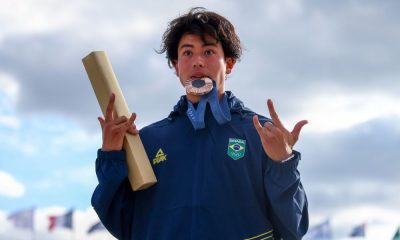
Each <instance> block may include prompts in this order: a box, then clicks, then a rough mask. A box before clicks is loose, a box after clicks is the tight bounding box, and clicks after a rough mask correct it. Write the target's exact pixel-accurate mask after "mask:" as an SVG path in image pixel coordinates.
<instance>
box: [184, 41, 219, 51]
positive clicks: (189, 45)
mask: <svg viewBox="0 0 400 240" xmlns="http://www.w3.org/2000/svg"><path fill="white" fill-rule="evenodd" d="M216 45H217V43H213V42H207V43H204V44H203V45H202V47H208V46H216ZM185 47H189V48H194V45H193V44H189V43H185V44H182V46H180V47H179V49H182V48H185Z"/></svg>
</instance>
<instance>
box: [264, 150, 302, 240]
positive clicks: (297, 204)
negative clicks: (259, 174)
mask: <svg viewBox="0 0 400 240" xmlns="http://www.w3.org/2000/svg"><path fill="white" fill-rule="evenodd" d="M293 152H294V157H293V158H292V159H290V160H288V161H286V162H283V163H279V162H274V161H272V160H271V159H269V158H268V157H267V158H268V159H267V167H266V169H265V173H264V187H265V192H266V194H267V198H268V200H269V202H268V208H269V212H270V213H271V214H270V215H271V216H270V218H271V219H270V220H271V222H272V225H273V226H274V235H275V237H276V239H284V240H297V239H301V238H302V237H303V236H304V235H305V234H306V232H307V230H308V203H307V197H306V194H305V191H304V189H303V186H302V184H301V181H300V173H299V171H298V170H297V165H298V163H299V160H300V153H299V152H296V151H293ZM264 155H265V154H264Z"/></svg>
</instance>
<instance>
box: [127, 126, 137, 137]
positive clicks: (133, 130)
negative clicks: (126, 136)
mask: <svg viewBox="0 0 400 240" xmlns="http://www.w3.org/2000/svg"><path fill="white" fill-rule="evenodd" d="M126 132H127V133H130V134H133V135H136V134H138V133H139V130H137V129H136V126H131V127H130V128H129V129H128V131H126Z"/></svg>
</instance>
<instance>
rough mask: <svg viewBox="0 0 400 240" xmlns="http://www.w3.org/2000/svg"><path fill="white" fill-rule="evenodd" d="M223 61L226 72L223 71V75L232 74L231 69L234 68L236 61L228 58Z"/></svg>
mask: <svg viewBox="0 0 400 240" xmlns="http://www.w3.org/2000/svg"><path fill="white" fill-rule="evenodd" d="M225 61H226V71H225V73H226V74H230V73H231V72H232V69H233V67H234V66H235V63H236V59H234V58H230V57H228V58H226V60H225Z"/></svg>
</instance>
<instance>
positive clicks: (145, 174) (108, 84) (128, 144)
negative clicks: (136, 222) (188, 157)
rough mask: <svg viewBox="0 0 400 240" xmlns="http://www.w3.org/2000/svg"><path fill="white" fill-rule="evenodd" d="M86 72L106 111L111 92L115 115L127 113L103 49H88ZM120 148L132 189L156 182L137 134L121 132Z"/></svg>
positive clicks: (84, 60)
mask: <svg viewBox="0 0 400 240" xmlns="http://www.w3.org/2000/svg"><path fill="white" fill-rule="evenodd" d="M82 62H83V65H84V66H85V69H86V72H87V74H88V76H89V79H90V82H91V83H92V87H93V90H94V92H95V94H96V97H97V100H98V102H99V105H100V107H101V110H102V111H103V114H104V115H105V114H106V109H107V105H108V102H109V99H110V96H111V93H114V94H115V104H114V112H115V113H116V114H117V116H126V117H127V118H129V117H130V115H131V114H130V112H129V109H128V105H127V104H126V101H125V98H124V96H123V95H122V91H121V88H120V86H119V84H118V80H117V78H116V77H115V74H114V71H113V69H112V66H111V63H110V61H109V60H108V57H107V54H106V53H105V52H104V51H95V52H91V53H90V54H89V55H87V56H86V57H84V58H83V59H82ZM124 149H125V152H126V163H127V166H128V178H129V181H130V183H131V186H132V189H133V190H134V191H136V190H140V189H145V188H148V187H150V186H151V185H153V184H155V183H156V182H157V179H156V176H155V175H154V172H153V169H152V168H151V164H150V161H149V158H148V157H147V154H146V152H145V150H144V147H143V143H142V141H141V140H140V136H139V134H137V135H132V134H125V138H124Z"/></svg>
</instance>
